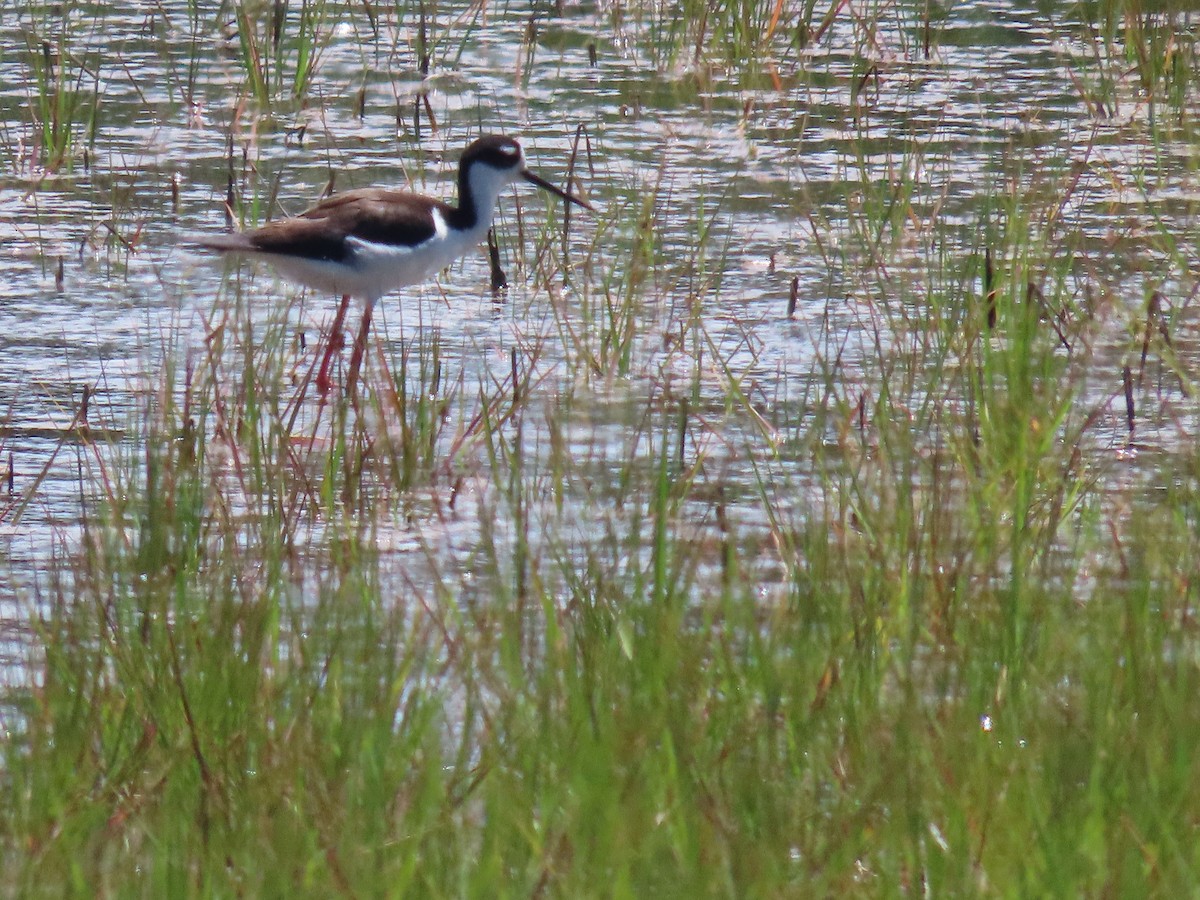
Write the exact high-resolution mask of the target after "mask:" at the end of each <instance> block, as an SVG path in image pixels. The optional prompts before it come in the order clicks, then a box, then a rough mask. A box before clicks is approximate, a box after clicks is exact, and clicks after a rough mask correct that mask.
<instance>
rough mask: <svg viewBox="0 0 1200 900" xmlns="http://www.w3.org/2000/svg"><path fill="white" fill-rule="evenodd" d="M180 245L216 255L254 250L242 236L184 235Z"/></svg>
mask: <svg viewBox="0 0 1200 900" xmlns="http://www.w3.org/2000/svg"><path fill="white" fill-rule="evenodd" d="M180 243H181V244H184V245H186V246H189V247H197V248H199V249H201V250H215V251H217V252H218V253H246V252H252V251H253V250H254V245H253V244H251V243H250V239H249V238H247V237H246V235H244V234H236V233H235V234H185V235H183V237H182V238H180Z"/></svg>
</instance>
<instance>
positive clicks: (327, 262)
mask: <svg viewBox="0 0 1200 900" xmlns="http://www.w3.org/2000/svg"><path fill="white" fill-rule="evenodd" d="M521 178H523V179H525V180H526V181H528V182H531V183H532V184H536V185H537V186H538V187H540V188H544V189H545V190H547V191H550V192H551V193H553V194H557V195H558V196H559V197H562V198H563V199H564V200H568V201H570V202H572V203H577V204H579V205H580V206H582V207H584V208H585V209H591V208H592V207H591V206H590V205H589V204H588V203H587V202H586V201H584V200H581V199H579V198H578V197H575V196H573V195H571V194H569V193H567V192H566V191H564V190H562V189H560V188H558V187H555V186H554V185H553V184H551V183H550V182H548V181H545V180H544V179H542V178H539V177H538V176H537V175H535V174H534V173H533V172H531V171H529V169H528V168H527V167H526V165H525V154H524V153H523V152H522V151H521V145H520V144H518V143H517V142H516V141H515V140H513V139H512V138H510V137H502V136H500V135H488V136H485V137H481V138H479V139H478V140H476V141H474V142H473V143H472V144H471V145H470V146H468V147H467V149H466V151H465V152H464V153H463V155H462V159H461V160H460V162H459V164H458V206H450V205H449V204H447V203H443V202H442V201H441V200H435V199H434V198H432V197H426V196H423V195H421V194H414V193H410V192H408V191H393V190H387V189H382V188H367V189H363V190H353V191H347V192H346V193H344V194H335V195H333V196H332V197H329V198H328V199H326V200H323V201H322V202H321V203H318V204H317V205H316V206H314V207H313V208H312V209H310V210H308V211H307V212H304V213H301V214H300V215H298V216H294V217H291V218H287V219H278V220H276V221H274V222H269V223H268V224H266V225H264V226H263V227H261V228H256V229H254V230H253V231H244V232H242V233H240V234H221V235H201V236H193V237H192V238H191V241H192V242H193V243H195V244H196V245H198V246H200V247H204V248H206V249H209V250H217V251H220V252H223V253H238V254H241V255H245V256H253V257H258V258H261V259H265V260H267V261H268V262H270V263H271V264H272V265H273V266H274V267H275V268H276V269H277V270H278V272H279V274H280V275H282V276H283V277H284V278H287V279H288V280H290V281H293V282H296V283H297V284H302V285H306V286H308V287H312V288H316V289H317V290H321V291H328V292H330V293H333V294H341V295H342V302H341V305H340V306H339V307H338V312H337V316H336V317H335V318H334V323H333V330H332V332H331V334H330V338H329V344H328V346H327V347H326V350H325V355H324V357H323V358H322V360H321V369H320V372H319V374H318V375H317V389H318V390H319V391H320V392H321V393H322V394H325V393H327V392H328V390H329V364H330V360H331V359H332V357H333V354H334V353H335V352H336V351H337V349H338V347H339V346H340V340H341V333H342V325H343V323H344V321H345V318H346V309H347V307H348V306H349V304H350V298H352V297H356V298H358V299H360V300H363V301H365V303H366V309H365V310H364V312H363V320H362V325H361V326H360V327H359V332H358V338H357V339H356V340H355V342H354V352H353V354H351V357H350V385H351V390H353V389H354V382H355V380H356V379H357V377H358V370H359V366H360V365H361V363H362V355H363V351H364V349H365V345H366V340H367V334H368V331H369V329H370V327H371V310H372V308H373V307H374V305H375V303H376V302H377V301H378V300H379V298H380V297H382V296H383V295H384V294H387V293H389V292H391V291H394V290H397V289H398V288H402V287H408V286H409V285H413V284H417V283H419V282H421V281H424V280H425V279H427V278H429V277H430V276H432V275H434V274H436V273H437V272H439V271H441V270H442V269H444V268H445V267H446V266H448V265H450V263H452V262H454V260H456V259H458V258H459V257H460V256H462V255H463V254H464V253H466V252H467V251H469V250H470V249H471V248H472V247H475V246H476V245H478V244H479V243H480V242H481V241H482V240H483V239H484V237H485V236H486V235H487V232H488V229H489V228H491V227H492V218H493V216H494V215H495V213H496V203H497V202H498V201H499V199H500V192H501V191H502V190H504V188H505V187H506V186H507V185H509V184H511V183H513V182H514V181H517V180H518V179H521Z"/></svg>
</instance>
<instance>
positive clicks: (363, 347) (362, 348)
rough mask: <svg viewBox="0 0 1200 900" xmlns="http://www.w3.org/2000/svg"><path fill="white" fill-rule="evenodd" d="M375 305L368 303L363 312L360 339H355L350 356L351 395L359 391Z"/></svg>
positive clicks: (359, 328) (359, 329)
mask: <svg viewBox="0 0 1200 900" xmlns="http://www.w3.org/2000/svg"><path fill="white" fill-rule="evenodd" d="M372 309H374V304H371V303H368V304H367V308H366V309H365V310H363V317H362V324H361V325H359V326H358V337H356V338H355V339H354V352H353V353H351V354H350V395H351V396H354V394H355V391H356V390H357V389H358V370H359V369H361V368H362V361H363V354H365V353H366V351H367V334H368V333H369V332H370V330H371V310H372Z"/></svg>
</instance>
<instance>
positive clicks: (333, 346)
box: [317, 294, 350, 397]
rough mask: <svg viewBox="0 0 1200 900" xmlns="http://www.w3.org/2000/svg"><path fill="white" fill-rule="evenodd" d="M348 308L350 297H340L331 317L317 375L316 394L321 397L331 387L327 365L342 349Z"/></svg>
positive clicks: (344, 295)
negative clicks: (340, 300)
mask: <svg viewBox="0 0 1200 900" xmlns="http://www.w3.org/2000/svg"><path fill="white" fill-rule="evenodd" d="M349 306H350V295H349V294H343V295H342V303H341V306H339V307H338V311H337V315H336V316H334V317H333V328H332V329H331V330H330V332H329V341H328V342H327V343H326V344H325V356H324V357H322V358H321V371H320V372H318V373H317V393H319V394H320V395H321V396H322V397H324V396H325V395H326V394H328V393H329V388H330V387H331V386H332V385H330V383H329V364H330V363H331V362H332V361H333V354H335V353H337V352H338V351H339V350H341V349H342V347H343V346H344V344H345V342H344V341H343V339H342V326H343V325H344V324H345V322H346V309H347V307H349Z"/></svg>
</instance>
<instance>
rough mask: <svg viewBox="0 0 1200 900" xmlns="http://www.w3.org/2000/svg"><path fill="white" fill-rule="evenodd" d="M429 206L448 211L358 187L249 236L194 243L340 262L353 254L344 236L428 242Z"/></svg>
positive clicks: (435, 204)
mask: <svg viewBox="0 0 1200 900" xmlns="http://www.w3.org/2000/svg"><path fill="white" fill-rule="evenodd" d="M431 207H432V208H435V209H437V210H438V211H439V212H441V213H442V215H443V216H445V217H449V216H451V215H452V212H453V210H452V209H451V208H450V207H449V206H447V205H446V204H445V203H442V202H440V201H437V200H432V199H429V198H426V197H420V196H418V195H416V194H409V193H406V192H403V191H389V190H384V189H381V188H364V189H361V190H354V191H346V192H345V193H344V194H335V195H334V196H332V197H329V198H328V199H326V200H322V201H321V202H320V203H318V204H317V205H316V206H314V207H313V208H312V209H310V210H307V211H306V212H303V213H301V214H300V215H298V216H292V217H291V218H287V219H277V220H276V221H274V222H268V223H267V224H266V225H264V226H263V227H262V228H258V229H255V230H254V231H247V232H245V233H243V234H239V235H213V236H212V238H211V239H206V240H202V241H198V243H201V244H202V245H203V246H206V247H209V248H210V249H213V250H231V251H235V252H236V251H241V252H250V253H279V254H285V255H287V256H301V257H304V258H306V259H320V260H330V261H334V262H341V261H344V260H345V259H346V258H347V257H348V256H350V255H352V254H353V249H352V245H350V244H347V242H346V238H348V237H355V238H359V239H361V240H364V241H371V242H373V243H378V244H394V245H398V246H414V245H416V244H420V243H424V242H425V241H427V240H429V239H430V238H431V237H433V236H434V233H435V229H434V223H433V220H432V218H430V216H429V211H430V208H431Z"/></svg>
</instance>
